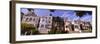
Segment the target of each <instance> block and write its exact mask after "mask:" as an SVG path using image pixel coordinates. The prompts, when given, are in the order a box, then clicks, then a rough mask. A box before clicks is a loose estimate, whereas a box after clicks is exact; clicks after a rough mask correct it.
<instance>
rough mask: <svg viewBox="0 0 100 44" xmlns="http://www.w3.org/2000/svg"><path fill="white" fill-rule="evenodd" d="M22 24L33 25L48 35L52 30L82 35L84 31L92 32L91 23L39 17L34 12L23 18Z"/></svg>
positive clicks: (49, 16)
mask: <svg viewBox="0 0 100 44" xmlns="http://www.w3.org/2000/svg"><path fill="white" fill-rule="evenodd" d="M21 22H22V23H27V24H32V25H33V26H34V27H36V28H37V30H38V31H39V32H40V33H48V32H49V31H51V30H56V31H62V32H64V33H74V32H75V33H76V32H78V33H81V32H86V31H84V30H92V26H91V23H90V22H84V21H81V20H80V19H78V20H75V21H69V20H68V19H66V18H62V17H54V16H51V15H48V16H37V15H36V14H35V13H34V12H32V11H29V12H28V14H26V15H23V16H22V21H21ZM87 32H88V31H87Z"/></svg>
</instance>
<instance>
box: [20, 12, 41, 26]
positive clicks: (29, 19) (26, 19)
mask: <svg viewBox="0 0 100 44" xmlns="http://www.w3.org/2000/svg"><path fill="white" fill-rule="evenodd" d="M22 23H27V24H31V25H33V26H34V27H37V26H38V23H39V17H38V16H36V15H35V14H34V13H33V12H32V13H31V12H29V13H28V14H26V15H23V18H22Z"/></svg>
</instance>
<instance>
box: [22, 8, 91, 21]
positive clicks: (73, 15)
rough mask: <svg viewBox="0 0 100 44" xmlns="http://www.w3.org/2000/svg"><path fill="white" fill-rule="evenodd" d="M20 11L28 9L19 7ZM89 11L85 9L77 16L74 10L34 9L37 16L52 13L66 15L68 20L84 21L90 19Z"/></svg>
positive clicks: (60, 15)
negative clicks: (80, 15) (82, 13)
mask: <svg viewBox="0 0 100 44" xmlns="http://www.w3.org/2000/svg"><path fill="white" fill-rule="evenodd" d="M21 12H23V13H24V14H27V12H28V10H27V8H21ZM89 12H91V11H89ZM89 12H88V11H85V13H84V15H83V16H82V17H79V16H77V15H76V12H75V10H54V12H50V10H49V9H34V13H35V14H36V15H37V16H46V15H50V14H52V16H59V17H67V18H68V19H69V20H76V19H79V18H80V19H81V20H84V21H92V15H91V14H92V13H89Z"/></svg>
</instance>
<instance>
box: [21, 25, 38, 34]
mask: <svg viewBox="0 0 100 44" xmlns="http://www.w3.org/2000/svg"><path fill="white" fill-rule="evenodd" d="M21 34H22V35H31V34H39V32H38V30H37V29H36V27H34V26H33V25H31V24H27V23H21Z"/></svg>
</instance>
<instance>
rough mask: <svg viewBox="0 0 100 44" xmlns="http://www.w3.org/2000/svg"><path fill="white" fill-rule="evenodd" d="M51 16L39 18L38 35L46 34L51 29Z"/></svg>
mask: <svg viewBox="0 0 100 44" xmlns="http://www.w3.org/2000/svg"><path fill="white" fill-rule="evenodd" d="M52 19H53V18H52V16H42V17H40V22H39V27H38V30H39V32H40V33H48V31H50V30H51V28H52Z"/></svg>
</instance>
